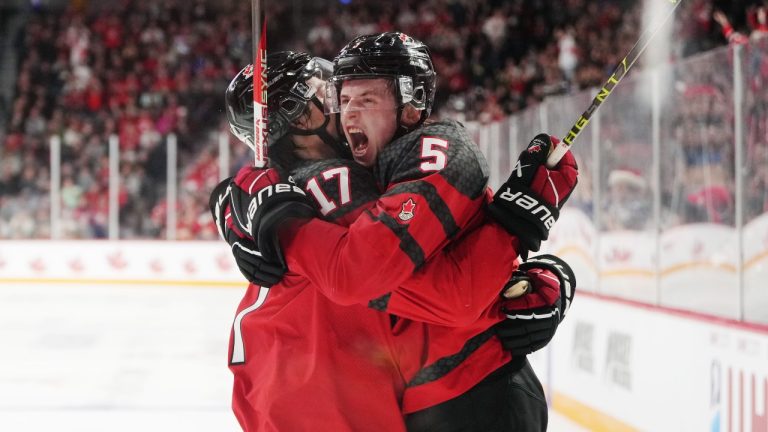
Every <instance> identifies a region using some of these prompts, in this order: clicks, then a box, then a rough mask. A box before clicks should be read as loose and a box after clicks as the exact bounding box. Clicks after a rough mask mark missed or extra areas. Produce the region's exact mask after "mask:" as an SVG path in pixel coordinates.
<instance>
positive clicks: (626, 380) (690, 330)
mask: <svg viewBox="0 0 768 432" xmlns="http://www.w3.org/2000/svg"><path fill="white" fill-rule="evenodd" d="M550 354H551V357H550V358H549V359H547V358H546V356H545V355H540V356H537V357H536V358H535V363H534V364H535V366H536V370H537V372H538V373H539V374H540V376H542V378H546V377H550V380H551V381H550V382H549V383H548V384H549V386H550V388H551V389H552V390H553V391H554V393H555V394H558V393H560V394H563V395H565V396H567V397H569V398H572V399H575V400H577V401H579V402H581V403H583V404H584V405H587V406H589V407H591V408H594V409H595V410H596V411H598V412H600V413H602V414H606V415H608V416H610V417H612V418H614V419H617V420H619V421H621V422H623V423H624V424H627V425H629V426H632V427H634V428H637V429H639V430H648V431H688V430H691V431H692V430H712V431H717V430H723V431H727V430H745V431H746V430H766V429H759V426H762V427H763V428H768V402H767V401H768V394H766V389H768V331H766V330H765V329H750V328H745V327H742V326H740V325H738V324H734V323H730V322H727V321H725V320H708V319H705V318H703V317H696V316H693V315H691V314H688V313H677V312H671V311H665V310H661V309H657V308H653V307H650V306H640V305H634V304H631V303H629V302H624V301H615V300H610V299H602V298H599V297H595V296H591V295H588V294H583V295H581V296H580V297H577V299H576V300H575V301H574V304H573V307H572V308H571V311H570V314H569V315H568V318H567V319H566V321H565V322H564V323H563V325H562V326H561V328H560V329H558V332H557V335H556V336H555V340H554V342H553V344H552V345H551V353H550ZM547 363H549V364H551V366H552V369H551V370H549V371H547ZM753 380H754V390H753V388H752V385H753ZM753 395H754V396H753ZM729 408H730V410H729ZM729 422H730V423H731V426H732V429H731V428H729V427H728V423H729ZM741 426H743V429H740V427H741Z"/></svg>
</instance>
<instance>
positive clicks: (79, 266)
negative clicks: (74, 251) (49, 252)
mask: <svg viewBox="0 0 768 432" xmlns="http://www.w3.org/2000/svg"><path fill="white" fill-rule="evenodd" d="M69 268H70V270H72V271H73V272H75V273H80V272H82V271H83V270H84V269H85V266H84V265H83V261H82V260H81V259H80V258H75V259H73V260H70V261H69Z"/></svg>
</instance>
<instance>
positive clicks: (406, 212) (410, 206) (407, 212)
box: [397, 198, 416, 222]
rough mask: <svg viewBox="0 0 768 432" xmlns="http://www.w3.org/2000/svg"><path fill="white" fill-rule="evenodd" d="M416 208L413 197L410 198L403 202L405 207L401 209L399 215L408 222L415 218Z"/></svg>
mask: <svg viewBox="0 0 768 432" xmlns="http://www.w3.org/2000/svg"><path fill="white" fill-rule="evenodd" d="M415 209H416V203H415V202H413V198H408V201H406V202H404V203H403V209H402V210H400V214H399V215H397V217H398V218H400V220H401V221H403V222H407V221H409V220H411V219H413V211H414V210H415Z"/></svg>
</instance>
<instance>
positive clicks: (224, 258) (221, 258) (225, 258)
mask: <svg viewBox="0 0 768 432" xmlns="http://www.w3.org/2000/svg"><path fill="white" fill-rule="evenodd" d="M216 264H217V265H218V266H219V269H221V270H229V269H230V268H232V256H231V255H227V254H219V255H218V256H216Z"/></svg>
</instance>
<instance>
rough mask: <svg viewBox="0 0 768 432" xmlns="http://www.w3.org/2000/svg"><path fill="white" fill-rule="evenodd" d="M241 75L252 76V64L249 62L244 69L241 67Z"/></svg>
mask: <svg viewBox="0 0 768 432" xmlns="http://www.w3.org/2000/svg"><path fill="white" fill-rule="evenodd" d="M243 76H244V77H245V78H250V77H252V76H253V65H252V64H249V65H248V66H246V67H245V69H243Z"/></svg>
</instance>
